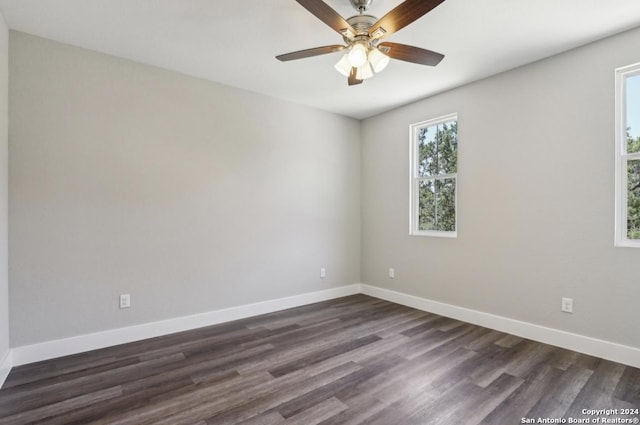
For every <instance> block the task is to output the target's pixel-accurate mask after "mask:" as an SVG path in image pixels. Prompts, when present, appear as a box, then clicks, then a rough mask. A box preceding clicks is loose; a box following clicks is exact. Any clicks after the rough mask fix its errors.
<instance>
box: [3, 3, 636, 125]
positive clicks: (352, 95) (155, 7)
mask: <svg viewBox="0 0 640 425" xmlns="http://www.w3.org/2000/svg"><path fill="white" fill-rule="evenodd" d="M326 2H327V3H328V4H329V5H330V6H331V7H333V8H334V9H335V10H336V11H338V13H340V14H341V15H342V16H344V17H345V18H346V17H348V16H351V15H353V14H355V12H354V10H353V9H352V8H351V6H350V4H349V0H326ZM400 3H401V0H374V1H373V5H372V7H371V9H370V10H369V12H368V13H370V14H372V15H374V16H377V17H382V16H383V15H384V14H386V13H387V12H388V11H390V10H391V9H392V8H394V7H395V6H397V5H398V4H400ZM0 9H1V10H2V11H3V13H4V15H5V18H6V20H7V22H8V24H9V27H10V28H12V29H15V30H19V31H23V32H27V33H31V34H35V35H38V36H41V37H46V38H49V39H52V40H56V41H60V42H63V43H68V44H72V45H75V46H80V47H85V48H88V49H92V50H96V51H100V52H104V53H108V54H111V55H115V56H119V57H123V58H127V59H131V60H134V61H137V62H142V63H146V64H150V65H155V66H159V67H162V68H166V69H170V70H174V71H178V72H182V73H185V74H189V75H193V76H196V77H201V78H204V79H208V80H212V81H216V82H220V83H223V84H227V85H230V86H235V87H240V88H243V89H247V90H251V91H254V92H258V93H263V94H266V95H270V96H274V97H278V98H282V99H287V100H290V101H293V102H296V103H300V104H305V105H309V106H313V107H317V108H321V109H324V110H328V111H333V112H336V113H339V114H343V115H347V116H351V117H355V118H365V117H369V116H372V115H375V114H377V113H380V112H383V111H386V110H389V109H392V108H394V107H396V106H398V105H401V104H405V103H408V102H411V101H413V100H417V99H420V98H424V97H427V96H429V95H432V94H435V93H438V92H441V91H444V90H446V89H450V88H452V87H456V86H460V85H462V84H466V83H469V82H471V81H475V80H478V79H481V78H484V77H487V76H489V75H492V74H496V73H499V72H502V71H505V70H508V69H511V68H514V67H517V66H520V65H523V64H526V63H530V62H532V61H535V60H538V59H541V58H544V57H547V56H550V55H553V54H556V53H559V52H562V51H565V50H568V49H571V48H573V47H577V46H580V45H583V44H586V43H589V42H591V41H594V40H597V39H600V38H603V37H606V36H609V35H612V34H615V33H618V32H621V31H624V30H627V29H631V28H633V27H637V26H640V1H638V0H526V1H525V0H446V1H445V2H444V3H442V4H441V5H440V6H438V7H437V8H436V9H434V10H433V11H431V12H430V13H429V14H427V15H426V16H424V17H422V18H421V19H419V20H418V21H416V22H414V23H413V24H412V25H410V26H408V27H406V28H404V29H403V30H401V31H399V32H398V33H396V34H394V35H392V36H390V37H388V38H387V39H386V40H388V41H393V42H399V43H405V44H409V45H414V46H418V47H422V48H425V49H429V50H435V51H437V52H440V53H443V54H444V55H445V58H444V60H443V61H442V62H441V63H440V65H438V66H437V67H435V68H432V67H426V66H421V65H415V64H410V63H406V62H401V61H391V64H390V65H389V66H388V67H387V69H385V70H384V72H382V73H380V74H378V75H376V76H375V77H374V78H372V79H370V80H367V81H365V82H364V84H362V85H359V86H353V87H348V86H347V84H346V81H345V80H346V79H345V78H344V77H343V76H341V75H340V74H338V73H337V72H336V71H335V70H334V69H333V65H334V63H335V62H337V61H338V59H339V58H340V54H339V53H334V54H329V55H325V56H318V57H314V58H308V59H302V60H298V61H292V62H286V63H283V62H280V61H278V60H276V59H275V58H274V56H276V55H278V54H282V53H288V52H291V51H296V50H301V49H306V48H311V47H318V46H324V45H329V44H340V43H341V41H342V40H341V38H340V36H339V35H338V34H337V33H335V32H334V31H333V30H332V29H330V28H329V27H327V26H325V25H324V24H323V23H322V22H320V21H319V20H318V19H316V18H315V17H314V16H312V15H311V14H310V13H309V12H308V11H307V10H305V9H304V8H303V7H302V6H300V5H299V4H298V3H297V2H296V1H294V0H242V1H240V0H0Z"/></svg>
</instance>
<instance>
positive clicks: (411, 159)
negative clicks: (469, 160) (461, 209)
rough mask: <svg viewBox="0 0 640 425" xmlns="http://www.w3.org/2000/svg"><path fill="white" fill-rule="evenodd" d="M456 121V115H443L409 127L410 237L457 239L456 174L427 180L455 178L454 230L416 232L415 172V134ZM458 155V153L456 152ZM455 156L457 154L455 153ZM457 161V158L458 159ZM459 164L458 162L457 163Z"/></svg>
mask: <svg viewBox="0 0 640 425" xmlns="http://www.w3.org/2000/svg"><path fill="white" fill-rule="evenodd" d="M453 120H455V121H458V114H457V113H452V114H447V115H443V116H440V117H437V118H433V119H430V120H426V121H421V122H418V123H415V124H411V125H410V126H409V235H411V236H434V237H439V238H457V237H458V173H457V172H456V173H455V174H447V175H442V176H432V177H429V180H433V179H444V178H452V177H453V178H455V179H456V198H455V205H456V230H455V231H453V232H448V231H444V230H418V222H417V221H418V204H419V196H418V192H419V190H418V184H419V183H418V182H419V181H420V180H419V179H418V172H417V165H418V164H417V160H418V144H417V143H416V142H415V141H416V140H417V132H418V130H419V129H421V128H423V127H428V126H432V125H436V124H440V123H443V122H447V121H453ZM458 153H459V151H458ZM456 154H457V153H456ZM458 159H459V158H458ZM458 164H459V161H458Z"/></svg>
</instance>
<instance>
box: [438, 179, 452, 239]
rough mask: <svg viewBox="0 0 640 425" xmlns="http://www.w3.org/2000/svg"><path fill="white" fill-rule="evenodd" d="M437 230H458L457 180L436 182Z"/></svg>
mask: <svg viewBox="0 0 640 425" xmlns="http://www.w3.org/2000/svg"><path fill="white" fill-rule="evenodd" d="M436 203H437V205H436V207H437V208H436V221H437V225H436V227H437V229H438V230H444V231H447V232H454V231H455V230H456V180H455V179H443V180H436Z"/></svg>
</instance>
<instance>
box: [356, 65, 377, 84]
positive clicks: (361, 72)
mask: <svg viewBox="0 0 640 425" xmlns="http://www.w3.org/2000/svg"><path fill="white" fill-rule="evenodd" d="M371 77H373V70H372V69H371V65H370V64H369V62H367V63H365V64H364V65H362V66H361V67H359V68H358V71H357V72H356V78H357V79H358V80H366V79H367V78H371Z"/></svg>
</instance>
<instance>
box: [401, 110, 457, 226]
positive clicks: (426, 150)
mask: <svg viewBox="0 0 640 425" xmlns="http://www.w3.org/2000/svg"><path fill="white" fill-rule="evenodd" d="M412 151H413V152H414V156H415V158H414V162H413V165H412V167H413V170H412V185H413V186H412V199H413V201H412V202H413V205H414V209H415V211H413V212H412V220H413V224H412V233H416V234H431V232H448V233H449V234H452V233H453V232H455V231H456V180H457V171H458V170H457V169H458V123H457V120H456V118H455V116H448V117H445V118H443V119H439V120H433V121H427V122H424V123H420V124H415V125H413V126H412Z"/></svg>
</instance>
